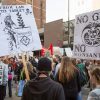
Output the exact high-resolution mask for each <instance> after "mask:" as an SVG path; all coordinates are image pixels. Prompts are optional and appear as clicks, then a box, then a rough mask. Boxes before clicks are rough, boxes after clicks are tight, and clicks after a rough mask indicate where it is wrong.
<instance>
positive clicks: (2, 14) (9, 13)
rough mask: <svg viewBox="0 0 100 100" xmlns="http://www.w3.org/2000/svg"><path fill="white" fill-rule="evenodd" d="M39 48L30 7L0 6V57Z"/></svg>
mask: <svg viewBox="0 0 100 100" xmlns="http://www.w3.org/2000/svg"><path fill="white" fill-rule="evenodd" d="M41 48H42V46H41V42H40V38H39V34H38V30H37V27H36V23H35V18H34V16H33V12H32V7H31V5H13V6H12V5H4V6H0V56H4V55H9V54H10V53H15V52H17V53H19V52H20V53H21V52H23V51H34V50H40V49H41Z"/></svg>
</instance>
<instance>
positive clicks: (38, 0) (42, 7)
mask: <svg viewBox="0 0 100 100" xmlns="http://www.w3.org/2000/svg"><path fill="white" fill-rule="evenodd" d="M26 1H28V0H3V2H2V4H5V5H20V4H21V5H22V4H26ZM30 2H31V0H29V3H30ZM32 3H33V13H34V17H35V20H36V24H37V27H38V29H39V28H43V26H44V23H45V22H46V0H33V2H32Z"/></svg>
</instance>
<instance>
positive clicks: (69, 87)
mask: <svg viewBox="0 0 100 100" xmlns="http://www.w3.org/2000/svg"><path fill="white" fill-rule="evenodd" d="M55 80H56V81H58V82H59V83H61V84H62V86H63V89H64V93H65V98H66V100H77V96H78V93H79V92H80V91H81V85H80V77H79V72H78V71H76V72H75V73H74V77H72V78H71V79H70V80H69V81H67V79H65V82H64V83H62V82H60V81H59V73H57V76H56V78H55Z"/></svg>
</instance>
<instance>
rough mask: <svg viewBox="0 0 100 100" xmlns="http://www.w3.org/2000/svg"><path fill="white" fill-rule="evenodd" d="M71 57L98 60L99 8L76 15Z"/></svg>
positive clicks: (99, 48) (99, 37)
mask: <svg viewBox="0 0 100 100" xmlns="http://www.w3.org/2000/svg"><path fill="white" fill-rule="evenodd" d="M73 57H75V58H81V59H91V60H100V10H96V11H93V12H89V13H85V14H81V15H78V16H76V19H75V33H74V46H73Z"/></svg>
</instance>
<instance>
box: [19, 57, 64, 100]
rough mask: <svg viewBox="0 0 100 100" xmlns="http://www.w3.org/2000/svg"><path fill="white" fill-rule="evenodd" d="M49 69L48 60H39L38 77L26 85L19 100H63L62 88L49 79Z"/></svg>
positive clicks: (50, 67) (50, 65) (49, 63)
mask: <svg viewBox="0 0 100 100" xmlns="http://www.w3.org/2000/svg"><path fill="white" fill-rule="evenodd" d="M51 69H52V62H51V60H50V59H48V58H46V57H43V58H41V59H40V60H39V62H38V67H37V70H38V75H37V77H35V78H33V79H32V80H30V81H28V82H27V83H26V85H25V87H24V90H23V95H22V98H21V100H65V96H64V91H63V87H62V86H61V85H60V84H59V83H57V82H55V81H53V80H52V79H51V78H50V77H49V73H50V71H51Z"/></svg>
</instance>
